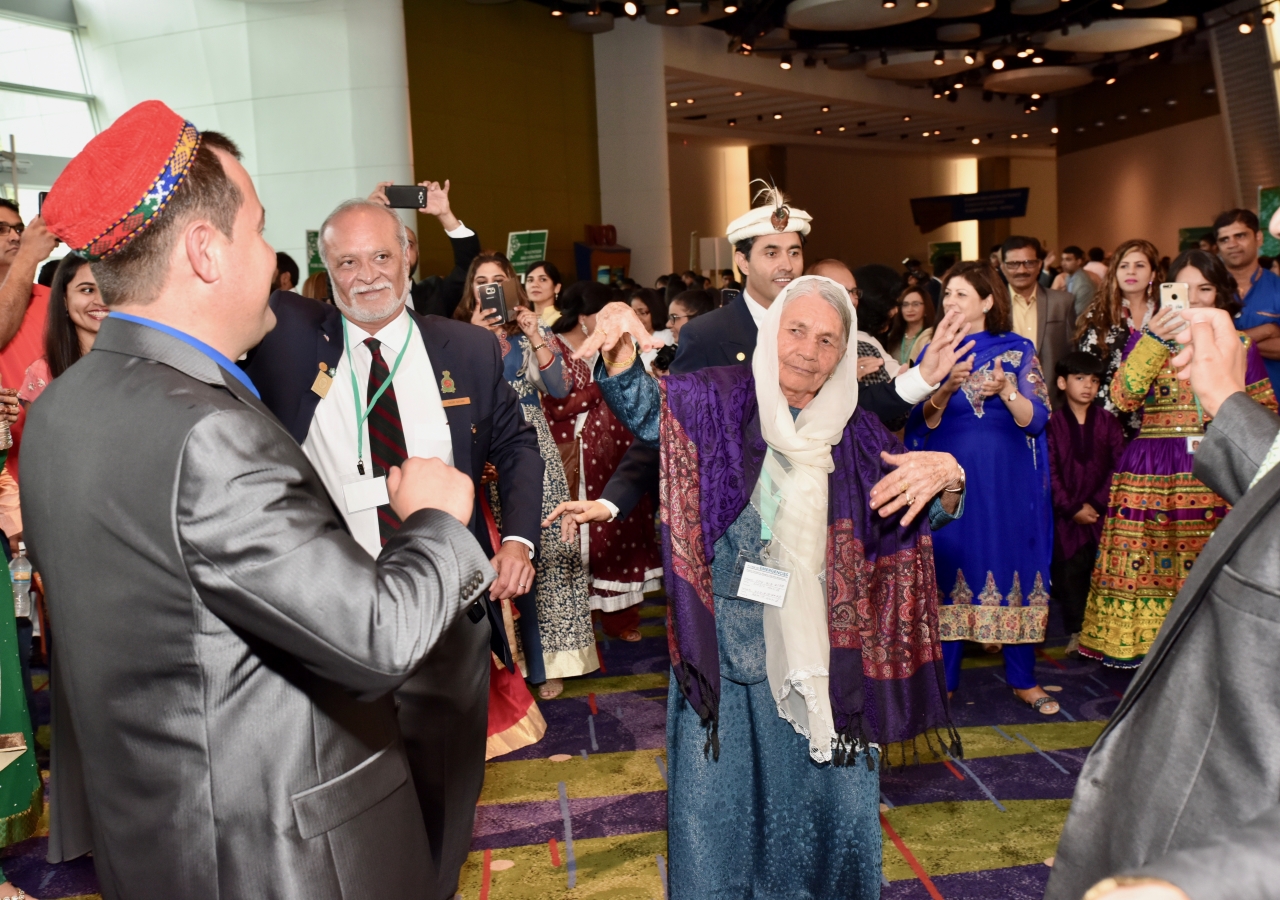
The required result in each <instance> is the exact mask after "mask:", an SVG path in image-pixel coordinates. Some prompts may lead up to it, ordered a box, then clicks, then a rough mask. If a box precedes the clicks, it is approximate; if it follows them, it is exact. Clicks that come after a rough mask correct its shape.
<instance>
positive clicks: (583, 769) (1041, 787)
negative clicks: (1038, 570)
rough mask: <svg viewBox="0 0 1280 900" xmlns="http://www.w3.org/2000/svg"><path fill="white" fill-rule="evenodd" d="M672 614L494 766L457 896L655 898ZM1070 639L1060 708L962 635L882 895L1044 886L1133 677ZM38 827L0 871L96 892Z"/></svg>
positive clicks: (561, 702) (954, 899) (41, 712)
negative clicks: (958, 741) (963, 645)
mask: <svg viewBox="0 0 1280 900" xmlns="http://www.w3.org/2000/svg"><path fill="white" fill-rule="evenodd" d="M665 613H666V608H665V606H664V605H663V602H662V600H660V599H654V600H649V601H647V602H646V604H645V606H644V608H643V616H644V627H642V629H641V633H642V634H643V635H644V640H642V641H641V642H639V643H638V644H628V643H624V642H621V641H609V640H607V639H605V638H604V636H603V635H599V638H600V644H599V647H600V656H601V660H602V662H603V668H602V670H601V671H600V672H597V673H595V674H594V675H592V676H591V677H588V678H580V679H576V680H571V681H569V682H567V685H566V690H565V692H564V694H563V695H562V696H561V697H560V698H558V699H556V700H553V701H550V702H544V703H542V704H541V707H542V711H543V714H544V716H545V717H546V720H547V735H546V737H545V738H544V739H543V740H542V741H541V742H540V743H538V744H537V745H535V746H533V747H527V748H525V749H524V750H521V751H518V752H516V753H512V754H509V755H507V756H504V757H501V758H499V759H496V760H494V761H492V762H491V763H490V764H489V766H488V772H487V775H486V778H485V786H484V793H483V795H482V796H481V799H480V808H479V810H478V812H477V816H476V826H475V834H474V837H473V840H472V851H473V852H472V853H471V856H470V858H469V860H468V862H467V865H466V867H465V868H464V869H463V872H462V882H461V885H460V888H459V893H460V896H461V897H462V898H463V900H544V898H550V897H561V898H566V900H587V898H592V900H665V897H666V884H665V881H666V852H667V848H666V832H665V828H666V761H665V755H666V754H665V744H666V731H665V728H666V696H667V648H666V628H665V624H664V621H665V620H664V616H665ZM1056 626H1057V616H1056V615H1053V616H1052V617H1051V629H1052V628H1055V627H1056ZM1052 633H1053V632H1052V631H1051V634H1052ZM1064 643H1065V640H1064V639H1063V638H1062V637H1061V635H1060V634H1059V635H1058V636H1057V637H1051V639H1050V640H1049V641H1048V642H1047V644H1046V647H1045V649H1044V652H1042V653H1041V654H1040V655H1039V658H1038V664H1037V666H1036V670H1037V676H1038V677H1039V679H1040V682H1041V684H1043V685H1046V686H1051V687H1059V688H1061V690H1060V691H1055V692H1054V696H1055V697H1056V698H1057V699H1058V700H1059V701H1060V703H1061V705H1062V709H1063V712H1062V713H1061V714H1059V715H1056V716H1041V715H1039V714H1038V713H1035V712H1033V711H1032V710H1031V709H1029V708H1028V707H1027V706H1025V705H1024V704H1022V703H1021V702H1020V701H1018V700H1016V699H1015V698H1014V697H1013V695H1012V694H1011V693H1010V691H1009V689H1008V687H1007V686H1006V685H1005V684H1004V679H1003V670H1002V668H1001V666H1000V657H999V656H986V655H984V654H983V653H982V652H981V650H980V649H979V648H977V647H971V650H972V655H970V656H968V657H967V658H966V659H965V663H964V669H965V671H964V677H963V681H962V683H961V685H960V690H959V691H957V693H956V696H955V700H954V701H953V709H954V714H955V718H956V724H957V725H959V726H960V732H961V737H962V740H963V741H964V759H963V760H946V759H932V760H931V759H927V758H925V757H923V756H922V758H921V765H918V766H917V765H912V766H908V767H907V768H905V769H894V770H891V771H889V772H885V773H884V774H883V775H882V777H881V801H882V802H881V807H880V809H881V813H882V824H883V826H884V832H885V840H884V882H883V884H884V888H883V891H882V897H883V898H884V900H943V898H945V900H989V898H995V897H999V898H1002V900H1024V898H1025V900H1039V898H1040V897H1041V896H1042V894H1043V892H1044V886H1045V882H1046V881H1047V879H1048V877H1049V869H1048V867H1047V866H1046V865H1045V860H1046V859H1047V858H1049V857H1051V856H1052V854H1053V852H1054V847H1055V845H1056V843H1057V839H1058V833H1059V831H1060V830H1061V828H1062V822H1063V820H1064V819H1065V817H1066V814H1067V808H1068V806H1069V805H1070V798H1071V793H1072V790H1073V789H1074V786H1075V781H1076V777H1077V775H1078V774H1079V772H1080V766H1081V764H1082V763H1083V762H1084V758H1085V755H1086V753H1087V752H1088V748H1089V746H1090V745H1091V744H1092V743H1093V741H1094V740H1095V739H1096V738H1097V736H1098V734H1099V732H1100V731H1101V730H1102V725H1103V721H1104V720H1105V718H1106V716H1107V715H1108V714H1110V712H1111V711H1112V710H1114V709H1115V705H1116V702H1117V701H1118V700H1119V697H1120V694H1121V693H1122V692H1123V690H1124V687H1125V685H1126V684H1127V682H1128V678H1129V677H1130V674H1129V673H1122V672H1116V671H1114V670H1110V669H1104V668H1102V667H1101V666H1099V665H1098V664H1097V663H1094V662H1088V661H1083V660H1069V659H1066V658H1064V656H1063V654H1062V645H1063V644H1064ZM46 680H47V679H45V678H44V677H43V674H41V675H40V676H38V677H37V683H38V684H39V686H40V687H41V688H43V687H44V684H45V682H46ZM47 696H48V695H47V692H46V691H44V690H40V691H38V693H37V709H36V715H37V719H38V721H39V722H40V723H41V724H42V725H44V724H46V723H47V722H48V703H47ZM47 740H48V729H47V727H45V728H43V729H42V730H41V734H40V736H39V737H38V738H37V742H38V743H44V744H45V745H46V746H47ZM921 746H922V747H923V742H921ZM44 833H45V831H44V828H43V823H42V830H41V832H40V834H39V835H38V836H37V837H34V838H32V839H30V840H27V841H24V842H22V843H20V844H17V845H15V846H13V847H9V848H7V849H6V850H4V851H3V852H0V863H2V864H3V866H4V870H5V873H6V874H7V875H8V876H9V877H10V878H11V879H12V880H13V882H14V883H15V884H16V885H18V886H19V887H21V888H23V889H24V890H26V891H27V892H28V893H30V894H33V895H34V896H36V897H40V898H42V900H52V898H83V900H89V898H94V897H96V896H97V895H96V894H95V893H94V892H95V891H96V890H97V882H96V879H95V878H94V874H93V866H92V863H91V861H90V860H88V859H81V860H77V861H75V862H73V863H69V864H64V865H58V866H51V865H48V864H47V863H45V862H44V853H45V846H46V843H47V839H46V838H45V837H44V836H43V835H44Z"/></svg>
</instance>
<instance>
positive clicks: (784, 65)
mask: <svg viewBox="0 0 1280 900" xmlns="http://www.w3.org/2000/svg"><path fill="white" fill-rule="evenodd" d="M778 68H779V69H783V70H785V69H790V68H791V54H790V53H784V54H783V55H782V59H780V60H779V61H778Z"/></svg>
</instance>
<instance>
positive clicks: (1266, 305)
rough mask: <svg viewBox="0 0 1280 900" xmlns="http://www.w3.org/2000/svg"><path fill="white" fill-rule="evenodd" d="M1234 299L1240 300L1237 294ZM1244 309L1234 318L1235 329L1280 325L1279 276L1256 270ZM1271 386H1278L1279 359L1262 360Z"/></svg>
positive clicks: (1266, 270)
mask: <svg viewBox="0 0 1280 900" xmlns="http://www.w3.org/2000/svg"><path fill="white" fill-rule="evenodd" d="M1236 299H1237V300H1240V295H1239V293H1237V294H1236ZM1240 302H1241V303H1243V304H1244V309H1243V310H1242V311H1241V312H1240V314H1239V315H1238V316H1236V328H1237V329H1239V330H1240V331H1245V330H1246V329H1249V328H1257V327H1258V326H1259V325H1280V276H1277V275H1276V274H1275V273H1273V272H1271V271H1269V270H1268V269H1263V268H1261V267H1259V268H1258V271H1257V272H1255V273H1254V276H1253V279H1252V286H1251V287H1250V288H1249V293H1248V294H1246V295H1245V297H1244V299H1243V300H1240ZM1262 361H1263V362H1264V363H1265V364H1266V366H1267V375H1268V377H1270V379H1271V384H1272V385H1280V359H1267V358H1266V357H1263V360H1262Z"/></svg>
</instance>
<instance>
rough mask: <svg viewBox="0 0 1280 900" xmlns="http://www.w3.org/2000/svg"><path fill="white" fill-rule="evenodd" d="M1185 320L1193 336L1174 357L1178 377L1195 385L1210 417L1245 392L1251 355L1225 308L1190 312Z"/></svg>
mask: <svg viewBox="0 0 1280 900" xmlns="http://www.w3.org/2000/svg"><path fill="white" fill-rule="evenodd" d="M1182 317H1183V318H1184V319H1186V320H1187V321H1188V322H1190V323H1191V331H1190V337H1188V338H1187V345H1186V346H1185V347H1183V348H1182V351H1181V352H1180V353H1178V354H1177V355H1176V356H1174V358H1173V360H1172V363H1173V367H1174V368H1175V369H1176V370H1178V378H1180V379H1181V380H1183V381H1188V380H1189V381H1190V382H1191V390H1192V391H1194V392H1195V395H1196V397H1197V398H1199V400H1200V406H1201V407H1202V408H1203V409H1204V411H1205V412H1206V413H1208V414H1209V416H1210V417H1213V416H1216V415H1217V414H1218V407H1220V406H1221V405H1222V401H1224V400H1226V399H1227V398H1228V397H1230V396H1231V395H1232V394H1234V393H1237V392H1239V391H1243V390H1244V389H1245V362H1246V360H1247V355H1246V352H1245V347H1244V344H1243V343H1241V341H1240V336H1239V335H1238V334H1236V325H1235V322H1233V321H1232V319H1231V315H1230V314H1229V313H1228V312H1227V311H1226V310H1222V309H1189V310H1187V311H1186V312H1184V313H1182Z"/></svg>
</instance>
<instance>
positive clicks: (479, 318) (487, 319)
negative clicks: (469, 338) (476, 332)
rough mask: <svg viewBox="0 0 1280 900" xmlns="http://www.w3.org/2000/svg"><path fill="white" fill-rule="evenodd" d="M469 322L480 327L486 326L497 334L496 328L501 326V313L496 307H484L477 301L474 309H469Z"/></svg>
mask: <svg viewBox="0 0 1280 900" xmlns="http://www.w3.org/2000/svg"><path fill="white" fill-rule="evenodd" d="M471 324H472V325H479V326H480V327H481V328H488V329H489V330H490V331H492V332H493V333H494V334H497V333H498V329H500V328H501V327H502V314H501V313H500V312H498V311H497V310H496V309H485V308H484V307H483V306H481V305H480V304H479V303H477V304H476V305H475V309H473V310H471Z"/></svg>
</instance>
